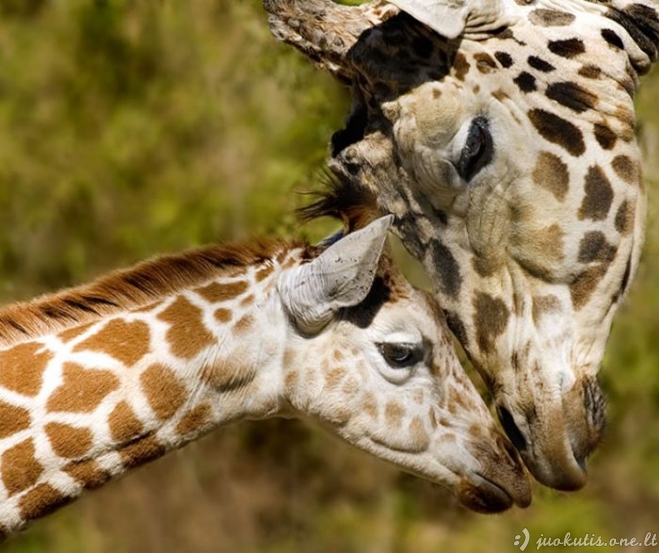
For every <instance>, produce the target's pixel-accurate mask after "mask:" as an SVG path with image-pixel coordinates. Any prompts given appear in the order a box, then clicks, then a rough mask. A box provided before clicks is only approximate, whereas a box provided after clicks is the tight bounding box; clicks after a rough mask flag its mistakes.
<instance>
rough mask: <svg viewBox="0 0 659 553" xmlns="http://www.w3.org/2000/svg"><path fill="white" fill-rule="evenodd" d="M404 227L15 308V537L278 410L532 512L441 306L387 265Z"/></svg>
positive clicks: (9, 485)
mask: <svg viewBox="0 0 659 553" xmlns="http://www.w3.org/2000/svg"><path fill="white" fill-rule="evenodd" d="M390 224H391V216H387V217H382V218H380V219H377V220H376V221H374V222H372V223H370V224H368V225H366V226H365V227H364V228H361V229H360V230H357V231H356V232H352V233H350V234H347V235H346V236H345V237H342V238H340V239H336V238H335V239H334V240H333V241H332V242H333V243H328V245H325V246H319V247H311V246H309V245H306V244H303V243H300V244H296V243H292V244H287V243H279V242H275V243H265V242H256V243H255V244H253V245H249V246H242V247H237V246H225V247H220V246H211V247H206V248H203V249H200V250H197V251H192V252H188V253H186V254H182V255H175V256H169V257H163V258H158V259H156V260H152V261H149V262H145V263H143V264H141V265H138V266H136V267H134V268H132V269H128V270H124V271H121V272H116V273H113V274H110V275H108V276H105V277H102V278H101V279H100V280H98V281H97V282H94V283H92V284H91V285H87V286H82V287H79V288H74V289H71V290H66V291H63V292H60V293H58V294H55V295H52V296H46V297H44V298H39V299H37V300H35V301H33V302H28V303H19V304H16V305H13V306H9V307H7V308H5V309H3V310H2V311H0V341H1V343H2V349H1V350H0V367H1V368H0V529H1V530H2V533H3V534H4V535H9V534H12V533H14V532H16V531H18V530H20V529H21V528H23V527H24V526H25V525H26V524H27V523H28V522H29V521H31V520H34V519H37V518H39V517H41V516H45V515H47V514H48V513H50V512H52V511H53V510H55V509H57V508H58V507H59V506H61V505H63V504H65V503H68V502H70V501H72V500H73V499H75V498H76V497H78V496H79V495H80V494H81V493H82V492H83V491H84V490H86V489H91V488H95V487H98V486H100V485H102V484H104V483H105V482H106V481H107V480H109V479H110V478H111V477H114V476H117V475H119V474H121V473H123V472H125V471H127V470H129V469H131V468H133V467H135V466H138V465H141V464H143V463H145V462H147V461H150V460H152V459H155V458H157V457H160V456H162V455H163V454H165V453H166V452H167V451H169V450H172V449H174V448H179V447H181V446H183V445H184V444H186V443H188V442H190V441H192V440H195V439H196V438H198V437H200V436H201V435H203V434H205V433H207V432H208V431H210V430H211V429H214V428H216V427H219V426H221V425H224V424H228V423H231V422H235V421H239V420H241V419H263V418H267V417H274V416H285V417H303V418H305V419H307V420H310V421H312V422H315V423H317V424H319V425H321V426H323V427H325V428H327V429H328V430H330V431H331V432H333V433H334V434H336V435H337V436H339V437H341V438H343V439H344V440H346V441H347V442H348V443H350V444H352V445H353V446H355V447H357V448H360V449H362V450H365V451H367V452H369V453H371V454H373V455H376V456H378V457H380V458H382V459H384V460H387V461H389V462H391V463H393V464H395V465H397V466H399V467H401V468H403V469H405V470H407V471H410V472H412V473H415V474H417V475H420V476H422V477H425V478H428V479H431V480H433V481H435V482H438V483H441V484H443V485H445V486H447V487H449V488H450V489H452V490H453V491H454V492H455V494H456V495H457V497H458V499H459V501H460V502H461V503H462V504H464V505H465V506H467V507H469V508H471V509H474V510H476V511H482V512H495V511H501V510H504V509H506V508H508V507H511V506H512V505H513V503H515V504H517V505H520V506H526V505H528V504H529V503H530V499H531V498H530V487H529V482H528V477H527V475H526V471H525V469H524V468H523V465H522V463H521V461H520V460H519V458H518V456H517V453H516V450H515V449H514V447H513V446H512V444H511V443H510V442H509V441H508V440H507V439H506V438H505V437H504V435H503V434H501V433H500V432H499V430H498V429H497V427H496V425H495V422H494V420H493V419H492V417H491V416H490V413H489V411H488V410H487V407H486V406H485V404H484V403H483V402H482V400H481V398H480V396H479V395H478V392H477V391H476V389H475V388H474V387H473V385H472V383H471V381H470V380H469V378H468V377H467V375H466V374H465V373H464V372H463V370H462V367H461V366H460V363H459V361H458V360H457V358H456V356H455V353H454V351H453V349H452V348H451V347H450V340H451V336H450V333H449V331H448V328H447V327H446V326H445V322H444V319H443V315H442V314H441V311H440V310H439V308H438V307H437V306H436V304H435V302H434V299H433V298H432V296H430V295H429V294H427V293H424V292H421V291H419V290H416V289H414V288H412V287H411V285H410V284H409V283H408V282H407V281H406V280H404V278H403V277H402V275H401V274H400V273H399V272H398V271H397V270H396V269H395V267H394V266H393V265H392V264H391V262H390V261H389V259H388V258H387V256H386V254H384V255H383V249H384V246H385V240H386V234H387V231H388V228H389V226H390Z"/></svg>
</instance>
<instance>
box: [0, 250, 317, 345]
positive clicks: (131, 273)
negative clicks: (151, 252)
mask: <svg viewBox="0 0 659 553" xmlns="http://www.w3.org/2000/svg"><path fill="white" fill-rule="evenodd" d="M296 248H302V249H303V257H311V255H312V253H311V250H312V247H311V246H309V245H308V244H307V243H305V242H302V241H297V242H290V241H284V240H273V239H257V240H251V241H250V242H249V243H236V244H228V245H220V244H214V245H211V246H205V247H201V248H198V249H194V250H190V251H187V252H184V253H181V254H173V255H162V256H159V257H156V258H154V259H150V260H148V261H143V262H141V263H138V264H137V265H135V266H133V267H130V268H128V269H120V270H117V271H113V272H111V273H109V274H107V275H104V276H102V277H100V278H98V279H97V280H95V281H92V282H91V283H89V284H83V285H81V286H77V287H73V288H69V289H65V290H62V291H60V292H56V293H54V294H46V295H44V296H41V297H39V298H36V299H34V300H31V301H26V302H18V303H14V304H11V305H9V306H7V307H4V308H2V309H0V347H9V346H11V345H14V344H16V343H18V342H22V341H25V340H27V339H32V338H36V337H38V336H41V335H44V334H48V333H51V332H56V331H61V330H65V329H66V328H70V327H71V326H76V325H81V324H85V323H88V322H91V321H93V320H95V319H97V318H98V317H101V316H109V315H112V314H113V313H117V312H119V311H125V310H127V309H134V308H138V307H141V306H144V305H146V304H148V303H150V302H152V301H155V300H157V299H159V298H161V297H163V296H167V295H171V294H175V293H177V292H180V291H181V290H183V289H185V288H189V287H192V286H195V285H199V284H202V283H204V282H206V281H208V280H210V279H211V278H213V277H215V276H217V275H218V273H220V272H223V271H227V270H230V269H232V268H240V267H247V266H250V265H257V264H262V263H265V262H267V261H268V260H270V259H272V258H273V257H274V256H275V255H276V254H278V253H280V252H282V251H289V250H292V249H296Z"/></svg>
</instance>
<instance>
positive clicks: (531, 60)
mask: <svg viewBox="0 0 659 553" xmlns="http://www.w3.org/2000/svg"><path fill="white" fill-rule="evenodd" d="M526 61H527V62H528V64H529V65H530V66H531V67H533V69H537V70H538V71H541V72H542V73H551V72H552V71H555V70H556V68H555V67H554V66H553V65H552V64H551V63H549V62H548V61H546V60H544V59H542V58H540V57H538V56H529V57H528V59H527V60H526Z"/></svg>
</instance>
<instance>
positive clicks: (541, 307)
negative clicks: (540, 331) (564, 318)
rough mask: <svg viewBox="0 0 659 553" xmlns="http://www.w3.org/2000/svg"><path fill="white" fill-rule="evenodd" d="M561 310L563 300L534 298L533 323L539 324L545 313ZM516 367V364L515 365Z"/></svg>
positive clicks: (545, 297)
mask: <svg viewBox="0 0 659 553" xmlns="http://www.w3.org/2000/svg"><path fill="white" fill-rule="evenodd" d="M560 310H561V300H559V299H558V298H557V297H556V296H554V295H553V294H549V295H547V296H533V309H532V314H533V322H534V323H536V324H538V321H539V320H540V317H542V315H543V314H545V313H556V312H557V311H560ZM513 365H514V363H513Z"/></svg>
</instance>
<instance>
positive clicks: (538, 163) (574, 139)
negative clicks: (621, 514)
mask: <svg viewBox="0 0 659 553" xmlns="http://www.w3.org/2000/svg"><path fill="white" fill-rule="evenodd" d="M265 6H266V9H267V10H268V12H269V13H270V24H271V27H272V29H273V32H274V34H275V36H276V37H277V38H279V39H280V40H284V41H286V42H289V43H291V44H293V45H295V46H296V47H297V48H299V49H300V50H302V51H303V52H305V53H306V54H307V55H308V56H310V57H311V58H312V59H314V60H315V61H316V62H318V63H319V64H320V65H321V66H323V67H324V68H326V69H327V70H329V71H330V72H331V73H333V74H334V75H335V76H337V77H338V78H339V79H340V80H341V81H342V82H344V83H346V84H347V85H349V86H350V87H351V90H352V98H353V106H352V112H351V114H350V117H349V118H348V120H347V124H346V127H345V129H344V130H342V131H340V132H338V133H336V134H335V135H334V137H333V139H332V158H331V160H330V162H329V164H330V168H331V169H332V171H334V172H335V173H336V174H338V175H341V177H342V178H344V179H349V180H351V182H353V183H354V186H355V187H366V188H368V189H370V190H373V191H375V192H377V197H378V203H379V208H380V209H381V210H382V211H384V212H389V213H393V214H395V215H396V218H397V220H396V224H395V226H396V230H397V232H398V233H399V235H400V236H401V238H402V239H403V241H404V243H405V245H406V247H407V248H408V249H409V250H410V252H411V253H412V254H413V255H414V256H415V257H417V258H419V259H420V260H421V261H422V262H423V264H424V266H425V268H426V270H427V271H428V273H429V275H430V276H431V278H432V279H433V281H434V283H435V286H436V290H437V295H438V299H439V301H440V303H441V305H442V307H443V308H444V310H445V314H446V316H447V320H448V321H449V325H450V327H451V329H452V331H453V333H454V334H455V336H456V337H457V338H458V340H459V341H460V342H461V344H462V345H463V346H464V348H465V350H466V352H467V354H468V355H469V357H470V359H471V361H472V362H473V364H474V365H475V366H476V368H477V369H478V371H479V372H480V374H481V375H482V376H483V378H484V380H485V381H486V383H487V385H488V387H489V389H490V390H491V392H492V395H493V398H494V401H495V404H496V407H497V411H498V414H499V417H500V420H501V422H502V425H503V426H504V428H505V429H506V431H507V433H508V435H509V436H510V438H511V439H512V441H513V442H514V443H515V445H516V446H517V448H518V449H519V451H520V452H521V455H522V457H523V459H524V460H525V462H526V464H527V466H528V467H529V469H530V470H531V472H532V473H533V474H534V476H535V477H536V478H537V479H538V480H539V481H541V482H542V483H544V484H546V485H548V486H552V487H555V488H559V489H566V490H569V489H578V488H580V487H581V486H583V485H584V483H585V481H586V476H585V458H586V456H587V455H588V454H589V453H590V452H591V451H592V450H593V449H594V448H595V447H596V445H597V443H598V442H599V441H600V438H601V434H602V431H603V427H604V399H603V396H602V392H601V390H600V386H599V384H598V382H597V372H598V370H599V368H600V364H601V361H602V357H603V354H604V347H605V343H606V340H607V338H608V334H609V330H610V326H611V321H612V318H613V316H614V314H615V312H616V310H617V308H618V306H619V304H620V300H621V298H622V297H623V295H624V293H625V291H626V289H627V287H628V285H629V282H630V280H631V278H632V276H633V274H634V271H635V269H636V266H637V262H638V257H639V250H640V247H641V244H642V242H643V229H644V211H645V191H644V187H643V182H642V180H641V171H640V160H639V150H638V147H637V144H636V140H635V135H634V125H635V117H634V108H633V96H634V93H635V91H636V88H637V85H638V76H639V75H641V74H643V73H646V72H647V71H648V70H649V67H650V64H651V62H652V61H654V60H655V59H656V58H657V43H658V41H659V17H658V15H657V4H655V3H654V1H653V0H638V1H635V0H609V1H607V0H600V1H594V0H593V1H589V0H453V1H449V0H392V3H387V2H384V1H376V2H371V3H369V4H363V5H361V6H357V7H347V6H339V5H337V4H334V3H332V2H331V1H329V0H304V1H302V0H266V1H265Z"/></svg>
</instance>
